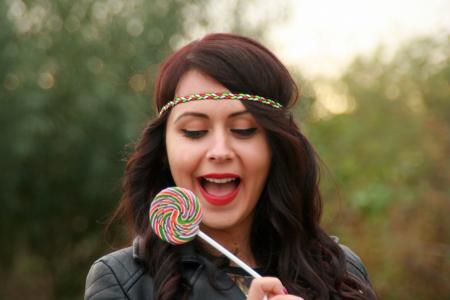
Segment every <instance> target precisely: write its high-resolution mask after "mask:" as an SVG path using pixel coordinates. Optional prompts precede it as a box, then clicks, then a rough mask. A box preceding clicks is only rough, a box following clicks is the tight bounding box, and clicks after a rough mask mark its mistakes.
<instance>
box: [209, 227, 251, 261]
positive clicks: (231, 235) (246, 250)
mask: <svg viewBox="0 0 450 300" xmlns="http://www.w3.org/2000/svg"><path fill="white" fill-rule="evenodd" d="M201 229H202V231H203V232H204V233H206V234H207V235H209V236H210V237H211V238H213V239H214V240H215V241H216V242H218V243H219V244H221V245H222V246H223V247H225V248H226V249H227V250H228V251H230V252H231V253H233V254H234V255H236V256H237V257H239V258H240V259H241V260H242V261H244V262H245V263H246V264H248V265H249V266H250V267H252V268H254V267H256V266H257V264H256V261H255V258H254V256H253V253H252V251H251V249H250V240H249V237H250V227H249V226H248V228H246V230H244V228H242V227H239V228H238V230H217V229H213V228H209V227H207V226H202V228H201ZM205 245H206V248H207V249H208V251H209V252H210V253H212V254H213V255H222V254H221V253H220V252H219V251H217V250H216V249H215V248H213V247H212V246H210V245H209V244H206V243H205ZM230 265H232V266H235V264H234V262H232V261H230Z"/></svg>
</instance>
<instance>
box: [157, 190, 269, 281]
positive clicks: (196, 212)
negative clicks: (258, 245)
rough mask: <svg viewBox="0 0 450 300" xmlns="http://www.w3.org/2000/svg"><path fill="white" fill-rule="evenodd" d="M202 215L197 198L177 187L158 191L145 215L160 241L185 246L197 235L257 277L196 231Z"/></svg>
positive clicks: (251, 271)
mask: <svg viewBox="0 0 450 300" xmlns="http://www.w3.org/2000/svg"><path fill="white" fill-rule="evenodd" d="M202 214H203V213H202V209H201V207H200V202H199V200H198V197H197V196H195V194H194V193H193V192H191V191H190V190H188V189H184V188H180V187H170V188H166V189H164V190H162V191H161V192H159V193H158V195H156V197H155V199H153V202H152V204H151V206H150V213H149V215H150V225H151V226H152V229H153V232H154V233H155V234H156V235H157V236H158V237H159V238H160V239H162V240H163V241H166V242H168V243H170V244H172V245H180V244H183V243H187V242H189V241H191V240H193V239H194V238H195V236H198V237H200V238H201V239H202V240H204V241H205V242H207V243H208V244H210V245H211V246H213V247H214V248H216V249H217V250H218V251H220V252H221V253H223V254H224V255H225V256H227V257H228V258H229V259H230V260H232V261H234V262H235V263H236V264H237V265H238V266H240V267H241V268H243V269H244V270H245V271H247V272H248V273H249V274H250V275H252V276H253V277H254V278H259V277H261V275H259V274H258V273H257V272H255V271H254V270H253V269H252V268H250V267H249V266H248V265H247V264H246V263H244V262H243V261H242V260H240V259H239V258H238V257H236V256H235V255H234V254H233V253H231V252H230V251H228V250H227V249H225V248H224V247H223V246H222V245H220V244H219V243H217V242H216V241H215V240H213V239H212V238H210V237H209V236H208V235H206V234H205V233H203V232H202V231H201V230H199V225H200V223H201V221H202Z"/></svg>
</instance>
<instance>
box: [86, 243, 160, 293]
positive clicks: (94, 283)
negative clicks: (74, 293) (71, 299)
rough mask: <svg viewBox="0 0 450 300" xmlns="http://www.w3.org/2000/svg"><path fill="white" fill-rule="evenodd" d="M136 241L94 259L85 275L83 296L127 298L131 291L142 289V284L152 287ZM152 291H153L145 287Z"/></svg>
mask: <svg viewBox="0 0 450 300" xmlns="http://www.w3.org/2000/svg"><path fill="white" fill-rule="evenodd" d="M135 247H136V243H134V245H133V246H130V247H127V248H124V249H120V250H117V251H114V252H112V253H109V254H107V255H105V256H103V257H101V258H99V259H97V260H96V261H95V262H94V263H93V264H92V266H91V268H90V270H89V273H88V275H87V278H86V287H85V294H84V298H85V299H89V300H94V299H95V300H100V299H113V298H114V299H116V298H118V299H120V298H126V299H128V298H129V297H130V296H131V295H132V294H133V293H134V292H136V291H138V290H139V291H142V287H141V286H147V288H149V289H151V288H152V286H153V285H152V284H143V283H144V282H145V283H148V282H149V281H151V278H150V277H149V276H148V275H147V273H146V267H145V264H143V263H142V261H141V260H140V259H139V257H138V256H137V254H136V249H135ZM148 292H149V293H148V295H152V294H153V293H152V291H148Z"/></svg>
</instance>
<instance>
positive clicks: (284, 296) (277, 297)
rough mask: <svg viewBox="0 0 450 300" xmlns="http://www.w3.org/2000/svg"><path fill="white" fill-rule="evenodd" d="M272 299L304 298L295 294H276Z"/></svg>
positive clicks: (292, 299)
mask: <svg viewBox="0 0 450 300" xmlns="http://www.w3.org/2000/svg"><path fill="white" fill-rule="evenodd" d="M270 300H303V298H302V297H298V296H294V295H276V296H274V297H271V298H270Z"/></svg>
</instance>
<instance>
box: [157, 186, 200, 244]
mask: <svg viewBox="0 0 450 300" xmlns="http://www.w3.org/2000/svg"><path fill="white" fill-rule="evenodd" d="M149 214H150V225H151V226H152V228H153V232H154V233H156V235H157V236H158V237H159V238H160V239H162V240H163V241H166V242H168V243H170V244H172V245H179V244H184V243H187V242H189V241H191V240H192V239H194V238H195V236H196V235H197V233H198V231H199V224H200V222H201V220H202V214H203V211H202V209H201V207H200V202H199V200H198V198H197V196H195V194H194V193H193V192H191V191H190V190H188V189H184V188H180V187H170V188H166V189H164V190H162V191H161V192H159V193H158V195H156V197H155V199H153V202H152V204H151V206H150V213H149Z"/></svg>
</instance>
